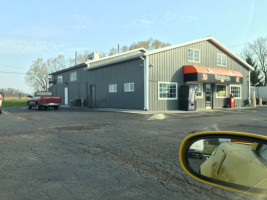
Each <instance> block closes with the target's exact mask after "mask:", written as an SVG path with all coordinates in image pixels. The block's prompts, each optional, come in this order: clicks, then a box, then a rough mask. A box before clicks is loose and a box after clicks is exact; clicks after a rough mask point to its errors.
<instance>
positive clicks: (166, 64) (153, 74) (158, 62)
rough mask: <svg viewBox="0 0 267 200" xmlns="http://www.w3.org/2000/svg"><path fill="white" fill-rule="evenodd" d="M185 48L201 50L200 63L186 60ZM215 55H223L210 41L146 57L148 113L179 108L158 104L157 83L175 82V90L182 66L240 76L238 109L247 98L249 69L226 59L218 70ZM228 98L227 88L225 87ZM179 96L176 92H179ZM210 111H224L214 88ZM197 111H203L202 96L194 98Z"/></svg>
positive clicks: (173, 103) (170, 103)
mask: <svg viewBox="0 0 267 200" xmlns="http://www.w3.org/2000/svg"><path fill="white" fill-rule="evenodd" d="M188 48H193V49H199V50H200V62H199V63H196V62H189V61H188V60H187V51H188ZM217 53H222V54H225V53H224V52H223V51H222V50H221V49H219V48H218V47H216V46H214V45H213V44H212V43H210V42H209V41H203V42H198V43H195V44H190V45H187V46H183V47H178V48H175V49H170V50H167V51H163V52H159V53H155V54H152V55H149V64H153V67H150V68H149V110H176V109H178V107H179V103H178V100H177V101H176V100H158V82H161V81H162V82H177V83H178V89H179V87H180V85H182V84H186V83H184V80H183V79H184V77H183V74H184V73H183V66H184V65H194V66H205V67H212V68H219V69H232V70H237V71H240V72H241V73H242V74H243V84H242V99H240V100H239V99H237V100H236V105H237V106H238V107H240V106H242V105H244V101H245V99H247V98H248V74H249V72H248V69H247V68H245V67H244V66H242V65H241V64H240V63H239V62H237V61H236V60H234V59H233V58H232V57H230V56H227V66H217ZM227 90H228V94H229V90H230V86H229V85H228V86H227ZM178 93H179V92H178ZM213 98H214V99H213V107H214V108H216V107H223V105H224V103H225V102H226V99H218V98H216V94H215V88H214V90H213ZM197 105H198V106H197V107H198V108H205V96H204V94H203V98H197Z"/></svg>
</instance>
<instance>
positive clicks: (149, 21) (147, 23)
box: [140, 19, 154, 25]
mask: <svg viewBox="0 0 267 200" xmlns="http://www.w3.org/2000/svg"><path fill="white" fill-rule="evenodd" d="M140 22H141V24H144V25H153V24H154V21H152V20H148V19H141V21H140Z"/></svg>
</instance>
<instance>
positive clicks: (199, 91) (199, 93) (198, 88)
mask: <svg viewBox="0 0 267 200" xmlns="http://www.w3.org/2000/svg"><path fill="white" fill-rule="evenodd" d="M190 85H193V86H195V95H196V97H202V84H190Z"/></svg>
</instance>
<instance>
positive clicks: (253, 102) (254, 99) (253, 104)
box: [252, 91, 256, 107]
mask: <svg viewBox="0 0 267 200" xmlns="http://www.w3.org/2000/svg"><path fill="white" fill-rule="evenodd" d="M252 94H253V95H252V106H253V107H256V94H255V91H253V93H252Z"/></svg>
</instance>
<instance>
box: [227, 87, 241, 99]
mask: <svg viewBox="0 0 267 200" xmlns="http://www.w3.org/2000/svg"><path fill="white" fill-rule="evenodd" d="M230 94H233V95H234V97H235V98H237V99H240V98H241V86H239V85H231V86H230Z"/></svg>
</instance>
